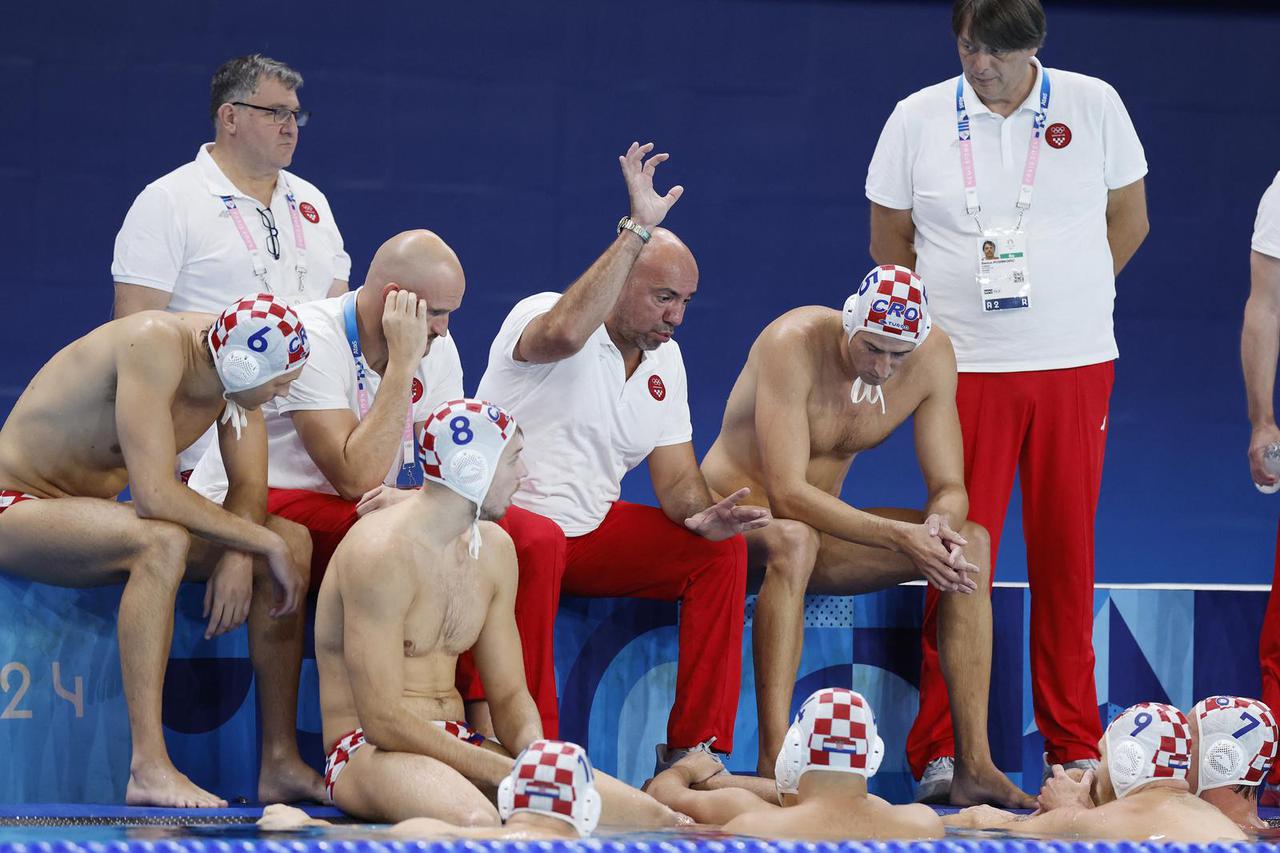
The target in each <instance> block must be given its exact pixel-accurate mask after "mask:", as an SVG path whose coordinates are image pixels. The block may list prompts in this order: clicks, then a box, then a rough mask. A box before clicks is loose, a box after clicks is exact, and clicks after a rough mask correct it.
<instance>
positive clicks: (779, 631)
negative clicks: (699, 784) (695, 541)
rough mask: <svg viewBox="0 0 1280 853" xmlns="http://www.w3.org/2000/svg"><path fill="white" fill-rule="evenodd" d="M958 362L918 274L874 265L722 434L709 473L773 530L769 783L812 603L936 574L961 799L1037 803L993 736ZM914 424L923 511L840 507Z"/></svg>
mask: <svg viewBox="0 0 1280 853" xmlns="http://www.w3.org/2000/svg"><path fill="white" fill-rule="evenodd" d="M955 394H956V360H955V354H954V352H953V351H952V349H951V341H950V340H949V339H948V338H947V336H946V335H945V334H943V333H942V332H941V331H940V330H937V329H934V330H933V334H930V320H929V306H928V303H927V301H926V299H925V296H924V285H923V284H922V283H921V281H920V279H919V277H918V276H916V275H915V274H914V273H912V272H911V271H910V270H907V269H904V268H902V267H893V266H884V267H877V268H876V269H873V270H872V271H871V272H870V273H869V274H868V275H867V277H866V278H864V279H863V280H862V283H861V285H860V286H859V288H858V290H857V292H855V293H854V294H853V295H852V296H850V297H849V299H848V301H847V302H846V303H845V306H844V311H843V313H842V312H839V311H834V310H832V309H830V308H822V307H807V308H797V309H795V310H793V311H789V312H787V313H786V314H784V315H782V317H780V318H778V319H777V320H775V321H774V322H773V323H771V324H769V326H768V327H766V328H765V330H764V331H763V332H762V333H761V334H760V336H759V337H758V338H757V339H756V342H755V344H754V345H753V346H752V348H751V352H750V354H749V355H748V357H747V364H746V366H745V367H744V368H743V369H742V373H741V374H739V376H738V381H737V382H736V383H735V385H734V387H733V391H732V392H731V393H730V395H729V402H728V404H727V405H726V407H725V413H724V421H723V424H722V425H721V428H720V436H719V437H718V438H717V439H716V441H715V444H713V445H712V447H711V450H710V451H708V453H707V456H706V458H705V459H704V460H703V463H702V471H703V473H704V474H705V475H706V478H707V483H708V485H710V487H711V488H712V489H713V490H714V491H715V492H716V493H717V494H718V495H720V496H723V495H728V494H733V493H734V492H735V491H736V490H737V489H739V488H742V487H744V486H745V487H750V489H751V498H750V499H749V500H750V501H752V502H754V501H760V502H761V503H763V504H765V505H767V506H768V507H769V509H770V510H772V512H773V516H774V518H775V522H774V523H773V524H771V525H770V526H769V527H766V528H764V529H762V530H756V531H752V532H750V533H748V534H747V547H748V561H749V566H750V571H751V572H752V575H753V576H754V577H757V578H758V577H759V574H760V572H761V571H762V570H763V573H764V580H763V583H762V584H761V586H760V595H759V598H758V599H757V601H756V610H755V622H754V626H753V631H754V634H753V639H754V643H753V645H754V652H755V672H756V675H755V678H756V704H757V708H758V711H759V717H760V754H759V760H758V771H759V772H760V774H761V775H767V774H769V773H771V772H772V770H773V762H774V758H775V756H777V754H778V750H779V749H780V748H781V746H782V738H783V734H784V733H785V732H786V728H787V717H788V714H789V713H790V708H791V693H792V690H793V688H794V685H795V680H796V670H797V668H798V667H799V664H800V650H801V645H802V643H803V640H804V596H805V592H806V591H808V592H814V593H825V594H837V595H850V594H857V593H863V592H870V591H872V590H878V589H884V588H885V587H889V586H893V585H895V584H899V583H902V582H904V581H909V580H915V579H917V578H920V577H924V578H925V579H927V580H928V581H929V582H930V583H932V584H933V585H935V586H937V587H938V588H940V589H942V590H944V591H947V592H948V593H950V594H948V595H944V596H943V598H942V609H941V618H940V625H941V637H940V645H941V650H942V665H943V673H944V674H945V676H946V679H947V686H948V689H949V692H950V695H951V707H952V710H953V713H954V718H955V729H956V731H955V756H956V769H955V777H954V781H953V783H952V785H951V791H950V798H951V801H952V802H954V803H958V804H965V805H967V804H972V803H980V802H993V803H1000V804H1003V805H1008V806H1028V805H1030V804H1031V802H1032V800H1031V798H1030V797H1028V796H1027V795H1026V794H1024V793H1023V792H1022V791H1020V790H1018V788H1017V787H1016V786H1015V785H1014V784H1013V783H1012V782H1010V781H1009V779H1008V778H1007V777H1005V775H1004V774H1002V773H1001V772H1000V771H999V770H997V769H996V767H995V764H994V762H993V761H992V759H991V751H990V747H989V745H988V740H987V691H988V687H989V684H990V676H991V602H990V598H989V590H988V586H987V583H986V582H985V578H983V582H982V583H975V582H974V581H973V579H972V578H970V577H968V574H967V573H973V572H985V571H987V569H988V567H989V561H988V553H987V552H988V548H987V535H986V531H985V530H983V529H982V528H981V527H979V526H978V525H976V524H973V523H970V522H966V521H965V520H964V519H965V515H966V513H967V512H968V508H969V502H968V497H967V494H966V492H965V487H964V459H963V454H962V452H961V438H960V423H959V420H958V417H957V415H956V403H955ZM913 415H914V417H915V443H916V455H917V457H918V458H919V462H920V468H921V471H922V472H923V474H924V481H925V485H926V486H927V487H928V490H929V497H928V501H927V503H926V504H925V508H924V510H923V511H922V512H921V511H915V510H905V509H872V510H860V509H856V508H854V507H852V506H850V505H849V504H847V503H845V502H844V501H842V500H841V499H840V489H841V486H842V485H843V483H844V480H845V477H846V475H847V474H848V472H849V468H850V466H851V465H852V463H853V459H854V457H855V456H856V455H857V454H858V453H860V452H861V451H863V450H867V449H869V448H872V447H875V446H876V445H878V444H880V442H882V441H884V440H885V439H886V438H888V436H889V434H890V433H892V432H893V431H894V430H895V429H897V428H898V426H899V425H900V424H902V423H903V422H904V421H905V420H906V419H907V418H909V417H912V416H913Z"/></svg>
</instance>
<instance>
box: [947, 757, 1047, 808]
mask: <svg viewBox="0 0 1280 853" xmlns="http://www.w3.org/2000/svg"><path fill="white" fill-rule="evenodd" d="M984 804H985V805H992V806H999V807H1001V808H1006V809H1033V808H1035V807H1036V800H1035V797H1032V796H1029V795H1028V794H1027V792H1026V791H1023V790H1022V789H1021V788H1019V787H1018V786H1017V785H1015V784H1013V782H1012V781H1010V779H1009V777H1008V776H1006V775H1004V774H1003V773H1001V772H1000V771H999V770H997V769H996V767H995V765H994V764H991V763H990V762H987V764H986V766H985V767H978V768H975V767H973V766H972V765H970V764H968V763H966V762H962V761H957V762H956V770H955V775H954V776H953V777H952V779H951V805H953V806H977V805H984Z"/></svg>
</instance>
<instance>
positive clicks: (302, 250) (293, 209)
mask: <svg viewBox="0 0 1280 853" xmlns="http://www.w3.org/2000/svg"><path fill="white" fill-rule="evenodd" d="M287 186H288V185H287V184H286V187H287ZM220 198H221V199H222V203H223V204H224V205H226V208H227V215H228V216H230V217H231V222H232V223H233V224H234V225H235V226H236V231H238V232H240V239H241V241H243V242H244V247H245V249H247V250H248V252H249V257H250V259H252V261H253V274H254V275H255V276H257V277H258V282H259V283H260V284H261V285H262V289H263V290H264V291H266V292H268V293H270V292H273V291H272V290H271V283H270V282H269V281H267V265H266V263H265V262H264V261H263V260H262V252H261V251H259V250H258V244H257V242H255V241H254V239H253V234H251V233H250V232H249V226H248V225H245V223H244V217H243V216H241V215H240V210H239V208H237V207H236V200H235V199H234V198H232V197H231V196H229V195H224V196H220ZM285 199H286V200H287V201H288V202H289V220H290V221H291V222H292V223H293V245H294V248H295V249H296V250H297V252H296V255H297V260H296V262H295V263H294V267H293V268H294V271H295V272H296V273H297V274H298V293H299V294H301V293H302V289H303V286H304V285H305V284H306V280H307V239H306V237H304V236H303V234H302V216H301V215H300V214H299V213H298V200H297V199H296V198H295V197H294V195H293V190H289V191H288V192H287V193H285Z"/></svg>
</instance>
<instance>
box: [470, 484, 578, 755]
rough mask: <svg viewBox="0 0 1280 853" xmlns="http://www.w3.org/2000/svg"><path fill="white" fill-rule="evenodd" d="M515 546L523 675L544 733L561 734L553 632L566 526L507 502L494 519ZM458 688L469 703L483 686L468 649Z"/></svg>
mask: <svg viewBox="0 0 1280 853" xmlns="http://www.w3.org/2000/svg"><path fill="white" fill-rule="evenodd" d="M498 524H499V525H500V526H501V527H502V529H503V530H505V531H507V534H508V535H509V536H510V537H511V540H512V541H513V542H514V543H515V546H516V562H517V563H518V564H519V567H520V572H519V578H518V579H517V581H516V628H518V629H519V631H520V646H521V649H522V651H523V653H524V677H525V681H526V682H527V683H528V686H529V694H530V695H531V696H533V702H534V704H535V705H537V706H538V716H539V717H541V718H542V735H543V737H548V738H551V739H553V740H555V739H557V738H559V737H560V706H559V703H558V700H557V698H556V660H555V657H556V656H555V642H554V632H555V623H556V610H557V609H559V607H560V582H561V578H562V577H563V576H564V560H565V539H564V531H562V530H561V529H560V525H558V524H556V523H555V522H554V521H552V520H551V519H549V518H546V517H545V516H541V515H538V514H537V513H534V512H529V511H528V510H527V509H521V508H520V507H518V506H514V505H513V506H511V507H509V508H508V509H507V514H506V515H505V516H503V518H502V520H501V521H499V522H498ZM456 683H457V686H458V692H460V693H461V694H462V698H463V699H465V700H466V701H468V702H476V701H479V700H481V699H484V685H482V684H481V683H480V673H479V672H477V671H476V665H475V661H474V660H473V658H472V656H471V653H470V652H466V653H464V654H463V655H462V656H461V657H459V658H458V677H457V682H456Z"/></svg>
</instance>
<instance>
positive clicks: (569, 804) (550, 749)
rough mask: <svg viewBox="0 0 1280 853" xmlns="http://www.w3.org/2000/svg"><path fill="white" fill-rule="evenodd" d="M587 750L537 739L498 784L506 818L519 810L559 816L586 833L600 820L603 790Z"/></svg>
mask: <svg viewBox="0 0 1280 853" xmlns="http://www.w3.org/2000/svg"><path fill="white" fill-rule="evenodd" d="M595 778H596V774H595V771H594V770H592V769H591V761H590V760H589V759H588V758H587V751H586V750H585V749H583V748H582V747H580V746H578V745H577V744H576V743H567V742H565V741H559V740H535V741H534V742H533V743H531V744H529V745H528V746H527V747H525V749H524V751H523V752H521V753H520V755H519V756H517V757H516V765H515V767H513V768H512V770H511V774H510V775H509V776H507V778H505V779H503V780H502V783H501V784H500V785H498V814H499V815H501V816H502V820H503V822H506V821H508V820H510V819H511V816H512V815H513V814H515V813H516V812H533V813H534V814H541V815H547V816H548V817H554V818H559V819H560V820H563V821H567V822H568V823H570V824H572V825H573V828H574V829H576V830H578V835H580V836H582V837H584V838H585V837H586V836H588V835H590V834H591V832H592V830H594V829H595V828H596V824H598V823H599V822H600V794H599V792H597V791H596V782H595Z"/></svg>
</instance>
